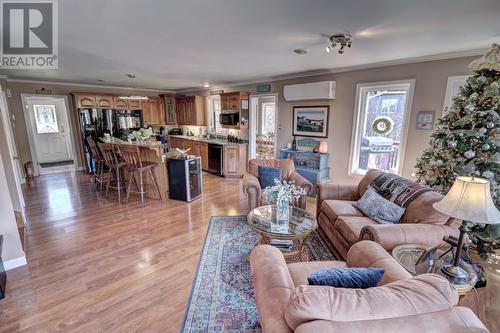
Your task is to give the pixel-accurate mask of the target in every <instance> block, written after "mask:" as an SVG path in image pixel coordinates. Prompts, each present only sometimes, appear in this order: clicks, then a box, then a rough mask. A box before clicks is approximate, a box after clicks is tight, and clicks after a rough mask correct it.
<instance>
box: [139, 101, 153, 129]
mask: <svg viewBox="0 0 500 333" xmlns="http://www.w3.org/2000/svg"><path fill="white" fill-rule="evenodd" d="M141 110H142V121H143V123H144V124H145V125H149V124H150V123H151V116H150V112H149V100H143V101H141Z"/></svg>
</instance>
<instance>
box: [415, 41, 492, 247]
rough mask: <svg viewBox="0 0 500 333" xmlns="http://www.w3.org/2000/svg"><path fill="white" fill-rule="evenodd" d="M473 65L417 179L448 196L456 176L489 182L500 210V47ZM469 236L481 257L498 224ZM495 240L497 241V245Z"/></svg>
mask: <svg viewBox="0 0 500 333" xmlns="http://www.w3.org/2000/svg"><path fill="white" fill-rule="evenodd" d="M469 67H470V68H471V69H472V70H473V71H474V72H475V75H473V76H471V77H469V78H468V79H467V81H466V83H465V85H464V86H463V87H461V88H460V93H459V94H458V95H457V96H455V97H454V98H453V102H452V105H451V107H450V108H449V109H447V110H446V111H445V116H444V117H442V118H441V119H439V122H438V125H437V128H436V130H435V132H434V133H433V134H432V135H431V141H430V147H429V148H428V149H426V150H425V151H424V152H423V154H422V156H421V157H420V158H419V159H418V160H417V165H416V168H417V173H416V174H417V179H418V181H420V182H421V183H424V184H426V185H429V186H431V187H433V188H435V189H436V190H438V191H440V192H442V193H443V194H446V193H447V192H448V190H449V189H450V188H451V186H452V185H453V182H454V180H455V178H456V177H458V176H475V177H481V178H486V179H488V180H489V182H490V185H491V196H492V198H493V200H494V202H495V205H496V207H497V208H498V207H500V172H499V171H500V110H499V107H500V93H499V90H500V45H498V44H493V45H492V48H491V50H490V51H488V53H487V54H486V55H484V56H483V57H481V58H479V59H477V60H475V61H473V62H472V63H471V64H470V65H469ZM473 230H474V231H476V232H477V233H476V234H475V233H474V232H473V233H472V234H470V236H471V238H472V240H473V241H474V242H475V243H476V245H477V246H478V250H479V252H480V254H486V253H488V252H491V251H492V250H493V249H495V248H496V247H497V245H498V240H497V239H498V237H500V225H490V226H488V227H486V228H480V229H478V228H475V229H473ZM495 240H497V241H496V242H495Z"/></svg>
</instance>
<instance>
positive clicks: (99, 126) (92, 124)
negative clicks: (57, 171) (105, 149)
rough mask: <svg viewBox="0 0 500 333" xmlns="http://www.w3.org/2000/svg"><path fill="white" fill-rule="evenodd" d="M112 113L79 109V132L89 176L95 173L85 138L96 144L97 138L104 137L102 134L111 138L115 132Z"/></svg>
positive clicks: (102, 110) (110, 111)
mask: <svg viewBox="0 0 500 333" xmlns="http://www.w3.org/2000/svg"><path fill="white" fill-rule="evenodd" d="M114 113H115V112H114V110H112V109H79V116H80V131H81V136H82V142H83V152H84V154H85V162H86V163H85V168H86V170H87V173H89V174H93V173H94V172H95V161H94V159H93V157H92V153H91V151H90V147H89V144H88V142H87V138H88V137H91V138H92V139H93V140H94V141H95V142H98V141H99V137H102V136H104V133H109V134H110V135H111V136H113V135H114V134H115V133H116V130H117V129H116V121H115V114H114Z"/></svg>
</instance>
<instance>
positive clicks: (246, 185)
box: [243, 173, 262, 210]
mask: <svg viewBox="0 0 500 333" xmlns="http://www.w3.org/2000/svg"><path fill="white" fill-rule="evenodd" d="M243 192H244V193H245V194H246V195H247V198H248V209H250V210H252V209H254V208H255V207H258V206H260V204H261V196H262V190H261V188H260V183H259V180H258V179H257V177H255V176H254V175H251V174H248V173H247V174H245V175H244V176H243Z"/></svg>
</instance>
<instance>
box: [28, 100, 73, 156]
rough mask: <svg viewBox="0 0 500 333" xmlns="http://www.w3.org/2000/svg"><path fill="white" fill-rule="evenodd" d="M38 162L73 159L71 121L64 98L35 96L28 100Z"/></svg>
mask: <svg viewBox="0 0 500 333" xmlns="http://www.w3.org/2000/svg"><path fill="white" fill-rule="evenodd" d="M27 109H28V111H29V113H30V120H31V130H32V134H33V138H34V143H35V147H34V148H35V149H36V154H37V158H38V163H39V164H43V163H54V162H65V161H71V160H72V159H73V158H72V156H71V155H72V154H71V149H70V142H69V123H68V119H67V111H66V104H65V101H64V99H62V98H52V97H33V98H29V99H28V101H27Z"/></svg>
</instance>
